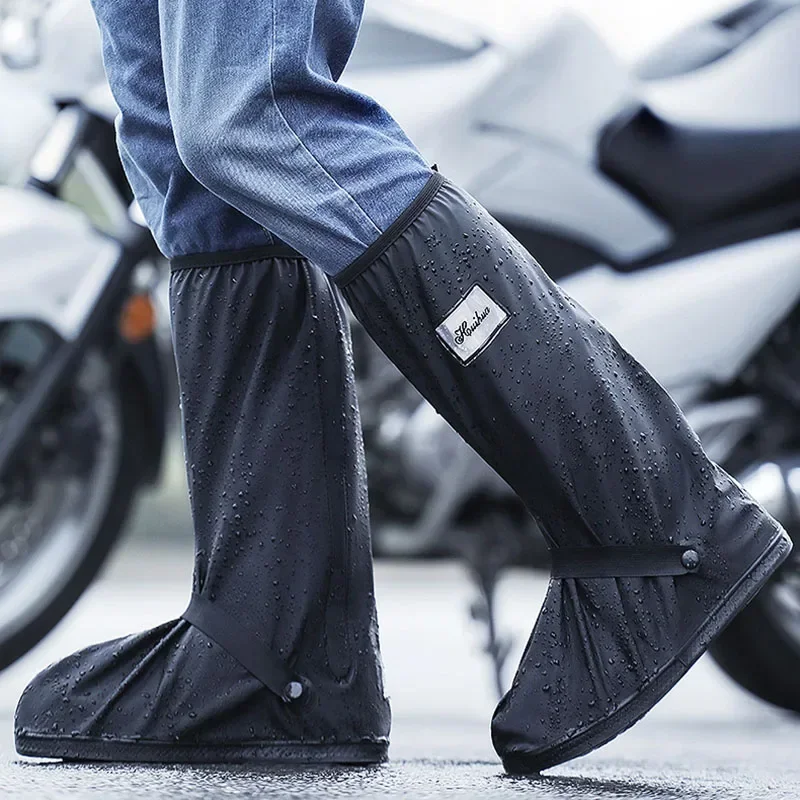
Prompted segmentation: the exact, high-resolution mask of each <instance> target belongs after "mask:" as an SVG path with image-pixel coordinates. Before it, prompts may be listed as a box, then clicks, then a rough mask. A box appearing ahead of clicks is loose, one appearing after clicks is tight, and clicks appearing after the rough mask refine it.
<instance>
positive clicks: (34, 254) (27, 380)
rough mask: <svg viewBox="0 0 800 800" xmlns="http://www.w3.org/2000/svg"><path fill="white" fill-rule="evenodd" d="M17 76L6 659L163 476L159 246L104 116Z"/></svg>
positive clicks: (7, 337)
mask: <svg viewBox="0 0 800 800" xmlns="http://www.w3.org/2000/svg"><path fill="white" fill-rule="evenodd" d="M46 5H47V4H43V6H42V8H41V9H39V10H43V9H44V8H46ZM6 10H7V9H6ZM25 10H26V13H27V12H30V11H31V6H27V7H26V9H25ZM3 23H4V24H3V26H2V28H0V41H1V42H2V44H3V49H2V54H3V56H4V58H5V59H6V64H9V63H11V65H12V66H13V67H14V68H16V69H20V68H23V67H25V66H30V65H32V64H35V58H34V60H33V61H31V60H30V58H31V53H33V54H34V56H35V48H36V47H37V46H38V42H37V41H36V39H35V37H34V40H31V39H30V36H29V35H30V34H32V33H36V30H35V29H36V26H38V25H39V24H40V23H39V20H38V18H35V17H33V18H28V17H26V18H24V19H22V20H20V19H19V18H16V17H13V16H9V15H6V16H5V17H4V18H3ZM8 25H10V26H11V31H10V32H9V28H8ZM20 34H22V35H20ZM100 75H101V76H102V70H101V72H100ZM12 78H13V75H11V76H10V75H9V73H5V72H4V73H0V98H2V99H0V102H3V103H4V104H5V105H6V108H9V107H13V108H14V109H15V112H16V113H15V115H9V116H8V117H7V118H6V121H5V122H4V124H3V126H2V137H1V138H2V139H3V145H4V147H3V156H2V157H0V169H2V170H3V173H4V174H3V178H4V182H5V184H6V185H4V186H0V252H1V253H2V268H0V669H2V668H4V667H5V666H7V665H9V664H10V663H12V662H13V661H15V660H16V659H17V658H19V657H20V656H21V655H22V654H24V653H25V652H27V651H28V650H29V649H31V648H32V647H33V646H34V645H35V644H36V643H37V642H39V641H40V640H41V639H42V638H43V637H44V636H45V635H46V634H47V633H48V632H49V631H50V630H51V629H52V628H53V627H54V626H55V625H56V624H57V623H58V622H59V621H60V620H61V618H62V617H63V616H64V615H65V614H66V613H67V611H68V610H69V609H70V608H71V607H72V605H73V604H74V603H75V601H76V600H77V599H78V597H80V595H81V594H82V593H83V592H84V590H85V589H86V587H87V586H88V585H89V583H90V582H91V581H92V579H93V578H94V577H95V575H96V574H97V572H98V570H99V569H100V567H101V566H102V564H103V562H104V561H105V559H106V557H107V555H108V553H109V551H110V549H111V548H112V546H113V544H114V542H115V541H116V540H117V538H118V537H119V534H120V532H121V531H122V529H123V527H124V524H125V521H126V519H127V517H128V515H129V512H130V510H131V508H132V505H133V503H134V501H135V498H136V496H137V495H138V494H139V493H140V491H141V490H142V489H143V488H144V487H146V486H148V485H152V484H153V483H155V482H156V481H157V478H158V475H159V470H160V463H161V454H162V448H163V444H164V438H165V428H166V424H165V381H164V375H163V372H162V359H161V356H160V354H159V352H158V349H157V343H156V339H155V335H154V328H155V320H154V303H153V292H154V290H155V286H156V282H157V279H158V276H159V270H158V259H159V258H160V257H159V256H158V253H157V250H156V248H155V244H154V242H153V240H152V237H151V236H150V234H149V232H148V231H147V229H146V228H145V227H143V226H142V225H139V224H136V222H135V221H134V220H133V219H132V217H131V215H130V213H129V204H130V201H131V199H132V198H131V194H130V189H129V188H128V186H127V183H126V182H125V180H124V176H123V173H122V169H121V166H120V164H119V160H118V157H117V153H116V148H115V147H114V133H113V123H112V122H110V121H109V118H108V116H107V115H105V114H102V113H99V112H98V111H97V110H96V109H94V108H92V107H91V106H90V105H89V104H88V103H86V102H83V101H82V100H74V99H67V100H59V99H58V98H56V99H55V100H54V99H53V98H51V97H48V96H47V95H44V94H41V93H37V92H36V91H33V90H32V88H31V87H30V86H25V87H22V88H20V87H19V86H18V85H17V84H15V82H14V81H13V79H12ZM88 96H89V95H88V93H87V97H88ZM112 119H113V114H112ZM42 137H43V138H42ZM31 141H33V142H34V146H33V147H31V145H30V143H31ZM6 144H8V145H9V146H8V148H6V147H5V145H6ZM25 148H28V152H22V151H24V149H25ZM9 153H10V155H9ZM20 165H23V166H24V167H25V169H24V170H23V172H22V174H20V170H19V166H20ZM15 171H16V173H17V174H16V175H15V174H14V173H15ZM9 184H10V185H9Z"/></svg>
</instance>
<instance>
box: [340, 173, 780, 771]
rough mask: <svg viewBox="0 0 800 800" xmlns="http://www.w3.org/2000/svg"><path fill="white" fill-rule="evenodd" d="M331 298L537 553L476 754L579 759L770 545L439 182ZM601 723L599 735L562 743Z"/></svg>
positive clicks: (771, 530)
mask: <svg viewBox="0 0 800 800" xmlns="http://www.w3.org/2000/svg"><path fill="white" fill-rule="evenodd" d="M340 285H341V286H342V287H343V293H344V295H345V297H346V299H347V300H348V302H349V304H350V306H351V308H352V309H353V311H354V313H355V315H356V316H357V317H358V319H359V320H360V321H361V322H362V324H363V325H364V327H365V328H366V330H367V331H368V332H369V333H370V335H371V336H372V337H373V338H374V339H375V340H376V342H377V343H378V345H379V346H380V347H381V348H382V349H383V350H384V352H385V353H386V354H387V355H388V356H389V358H390V359H391V360H392V361H393V362H394V363H395V364H396V365H397V366H398V367H399V368H400V369H401V371H403V373H404V374H405V375H406V376H407V377H408V378H409V379H410V380H411V381H412V383H414V384H415V385H416V387H417V388H418V389H419V390H420V392H421V393H422V394H423V395H424V396H425V397H426V398H427V399H428V401H429V402H430V403H431V404H432V405H433V406H434V408H436V409H437V411H439V413H441V414H442V416H444V417H445V419H447V421H448V422H449V423H450V424H451V425H452V426H453V427H454V428H455V429H456V430H457V431H458V432H459V433H460V434H461V435H462V436H463V438H464V439H465V440H466V441H467V442H468V443H469V444H470V445H472V446H473V447H474V448H475V450H477V452H478V453H479V454H480V455H481V456H483V458H484V459H485V460H486V461H487V462H488V463H489V464H490V465H491V466H492V467H494V468H495V469H496V470H497V472H498V473H499V474H500V475H501V476H502V477H503V478H504V479H505V480H506V481H507V482H508V483H509V484H510V485H511V486H512V487H513V488H514V490H515V491H516V492H517V493H518V494H519V495H520V497H521V498H522V499H523V501H524V502H525V503H526V505H527V507H528V508H529V510H530V511H531V513H532V514H533V515H534V516H535V517H536V518H537V520H538V521H539V523H540V525H541V527H542V530H543V531H544V533H545V536H546V537H547V539H548V542H549V544H550V546H551V550H552V554H553V561H554V571H553V577H552V579H551V582H550V586H549V589H548V592H547V596H546V599H545V601H544V605H543V608H542V609H541V613H540V616H539V619H538V622H537V623H536V626H535V628H534V630H533V633H532V635H531V638H530V641H529V643H528V645H527V648H526V650H525V653H524V655H523V658H522V661H521V664H520V666H519V670H518V672H517V674H516V677H515V678H514V681H513V685H512V687H511V689H510V691H509V692H508V693H507V695H506V696H505V697H504V699H503V700H502V701H501V703H500V705H499V707H498V709H497V711H496V713H495V716H494V720H493V724H492V732H493V740H494V744H495V747H496V749H497V750H498V752H499V754H500V755H501V756H502V757H503V760H504V762H505V764H506V767H507V768H509V769H511V770H513V771H531V770H537V769H541V768H544V767H546V766H551V765H552V764H554V763H558V762H559V761H562V760H566V759H567V758H571V757H574V756H576V755H580V754H582V753H584V752H588V750H590V749H592V748H593V747H595V746H598V745H599V744H602V743H603V741H607V740H608V739H609V738H612V736H613V735H615V734H616V733H619V732H621V730H622V729H624V728H625V727H628V726H629V725H630V724H632V723H633V722H635V721H636V719H638V718H639V717H640V716H641V715H642V714H643V713H644V711H646V710H647V708H649V707H650V706H651V705H652V704H653V703H654V702H656V700H657V699H658V698H659V697H660V696H662V695H663V694H664V693H665V692H666V690H668V689H669V688H670V686H671V685H672V684H673V683H674V682H675V681H676V680H677V678H678V677H679V676H680V675H679V674H678V673H681V674H682V671H685V669H686V668H688V665H689V664H691V662H692V661H694V660H695V659H696V658H697V657H698V656H699V654H700V653H701V652H702V650H703V648H704V647H705V646H707V644H708V639H709V637H710V636H711V635H713V634H714V633H716V632H718V629H719V628H720V627H721V625H723V624H724V622H726V621H727V619H728V618H729V617H730V615H731V613H733V611H732V610H731V609H733V607H734V606H736V608H735V609H734V610H738V607H740V606H741V604H742V602H744V600H743V595H742V594H739V595H737V597H738V601H737V602H738V606H737V605H736V604H735V603H734V604H728V605H727V606H726V605H725V603H726V598H727V599H728V600H730V598H731V596H732V594H736V592H737V591H739V590H741V589H742V585H743V583H744V584H749V583H752V585H753V586H754V587H756V586H757V585H758V583H759V582H760V580H761V579H763V577H764V575H766V574H769V571H770V570H771V569H774V568H775V565H776V564H777V563H779V562H780V560H781V559H782V558H784V557H785V555H786V554H787V553H788V550H789V548H790V546H791V545H790V543H789V541H788V539H786V537H785V534H783V533H782V532H781V529H780V528H779V526H778V525H777V523H776V522H775V521H774V520H773V519H772V518H771V517H769V516H768V515H767V514H766V513H765V512H764V511H763V510H762V509H761V508H760V507H759V506H758V505H757V504H756V503H755V502H754V501H753V500H751V498H750V497H749V496H748V495H746V494H745V492H744V490H743V489H742V488H741V487H740V485H739V484H738V483H736V482H735V481H734V480H733V479H732V478H730V477H729V476H728V475H727V474H726V473H725V472H723V471H722V470H721V469H720V468H719V467H717V466H716V465H715V464H713V463H712V462H711V461H709V459H708V458H707V457H706V455H705V454H704V452H703V449H702V447H701V446H700V443H699V441H698V439H697V438H696V436H695V434H694V433H693V431H692V430H691V429H690V427H689V426H688V424H687V423H686V421H685V419H684V417H683V415H682V414H681V412H680V411H679V409H678V408H677V407H676V406H675V404H674V403H673V401H672V400H671V399H670V397H669V396H668V395H667V394H666V393H665V391H664V390H663V389H662V387H661V386H660V385H659V384H658V383H657V382H656V381H655V380H654V379H653V378H652V377H651V376H650V375H649V374H648V373H647V371H646V370H644V369H643V368H642V367H641V366H640V365H639V364H638V363H637V362H636V361H635V360H634V359H633V358H632V357H631V356H630V355H629V354H628V353H627V352H625V351H624V350H623V349H622V348H621V347H620V345H619V344H618V343H617V342H616V341H615V340H614V338H613V337H612V336H611V335H610V334H609V333H608V332H607V331H606V330H605V329H604V328H603V327H602V326H601V325H600V324H598V322H597V321H596V320H594V319H592V317H590V316H589V315H588V314H587V313H586V312H585V311H584V310H583V309H582V308H581V307H580V306H579V305H578V304H577V303H575V302H574V301H573V300H571V299H570V298H569V297H568V296H567V295H566V294H565V293H564V292H563V291H562V290H561V289H560V288H559V287H558V286H556V285H555V284H554V283H553V282H552V281H551V280H550V279H549V278H548V276H547V275H546V274H545V273H544V272H543V270H542V269H541V267H540V266H539V264H538V263H537V262H536V261H535V260H534V259H533V258H532V257H531V256H530V255H529V254H528V253H527V252H526V251H525V250H524V248H523V247H522V246H521V245H520V244H519V243H518V242H517V241H516V240H515V239H514V238H513V237H512V236H511V235H510V234H509V233H508V232H507V231H506V230H505V229H504V228H503V227H502V226H501V225H499V224H498V223H497V222H496V221H495V220H494V219H493V218H492V217H491V216H490V215H489V214H488V213H487V212H486V211H485V210H484V209H483V208H482V207H481V206H480V205H479V204H478V203H477V202H476V201H475V200H474V199H473V198H471V197H470V196H469V195H467V194H466V193H464V192H463V191H461V190H460V189H458V188H457V187H455V186H453V185H452V184H450V183H449V182H447V181H444V180H443V179H442V178H441V177H440V176H434V178H432V179H431V182H430V183H429V185H428V187H426V189H425V190H424V191H423V192H422V194H421V195H420V197H419V198H418V200H417V202H416V203H415V204H413V205H412V206H411V207H410V208H409V209H408V210H407V211H406V213H405V214H404V215H403V216H402V217H401V218H400V219H399V220H398V222H397V224H396V226H395V227H394V228H393V229H392V230H391V231H389V232H387V235H386V236H385V237H384V238H383V239H382V240H379V241H378V242H377V243H376V244H375V245H374V246H373V247H372V248H370V250H369V251H368V252H367V253H365V255H364V257H363V258H362V259H359V261H358V262H356V263H354V264H353V265H351V266H350V267H349V268H348V269H347V271H346V272H345V273H344V274H343V275H342V277H341V279H340ZM765 551H769V552H770V553H771V555H769V556H768V557H767V561H768V562H769V563H767V564H765V565H764V566H763V568H762V570H761V572H760V573H759V574H758V575H756V574H755V573H752V574H751V568H753V567H754V565H756V564H757V563H758V562H759V559H761V558H762V555H763V554H764V553H765ZM748 575H749V578H748ZM759 575H760V579H759V580H758V581H757V580H756V578H757V577H758V576H759ZM745 594H746V592H745ZM746 599H749V597H747V598H746ZM710 621H711V622H710ZM659 678H660V679H662V686H661V688H659V689H658V690H653V691H652V692H650V693H649V694H648V696H647V698H646V699H642V698H639V699H638V700H637V697H638V696H639V695H642V696H643V688H644V687H645V686H647V685H651V686H652V685H653V684H656V683H658V679H659ZM621 709H627V710H626V711H625V712H624V713H625V715H627V717H626V718H624V719H623V718H622V717H618V718H617V719H616V721H615V722H614V725H613V726H612V728H613V729H612V728H609V729H608V730H606V731H605V732H602V731H601V732H600V733H597V731H595V732H594V733H591V735H589V736H587V737H585V740H584V741H583V742H581V741H580V735H581V733H582V732H586V731H589V732H591V731H592V730H593V728H595V726H597V725H598V724H599V725H601V727H602V721H603V720H604V718H606V717H609V716H610V715H611V714H612V713H614V712H618V711H620V710H621ZM609 730H610V733H609ZM576 742H577V744H576ZM565 743H568V745H569V746H568V747H566V748H563V745H564V744H565ZM539 756H540V757H539Z"/></svg>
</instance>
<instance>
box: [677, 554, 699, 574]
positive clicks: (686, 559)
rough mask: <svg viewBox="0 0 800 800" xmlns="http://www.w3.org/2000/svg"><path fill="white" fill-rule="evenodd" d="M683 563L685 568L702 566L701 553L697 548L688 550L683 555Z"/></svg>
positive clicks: (693, 568) (694, 568) (691, 568)
mask: <svg viewBox="0 0 800 800" xmlns="http://www.w3.org/2000/svg"><path fill="white" fill-rule="evenodd" d="M681 564H683V566H684V568H685V569H688V570H696V569H697V568H698V567H699V566H700V554H699V553H698V552H697V550H686V551H685V552H684V553H683V555H682V556H681Z"/></svg>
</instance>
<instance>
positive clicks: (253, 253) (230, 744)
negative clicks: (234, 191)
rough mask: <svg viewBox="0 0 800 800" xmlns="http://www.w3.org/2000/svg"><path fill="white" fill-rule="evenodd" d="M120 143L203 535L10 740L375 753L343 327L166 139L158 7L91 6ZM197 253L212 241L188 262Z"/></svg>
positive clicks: (355, 427) (61, 671)
mask: <svg viewBox="0 0 800 800" xmlns="http://www.w3.org/2000/svg"><path fill="white" fill-rule="evenodd" d="M96 11H97V16H98V19H99V21H100V25H101V28H102V29H103V34H104V45H105V51H106V64H107V71H108V74H109V78H110V81H111V84H112V86H113V89H114V92H115V94H116V97H117V100H118V101H119V104H120V106H121V108H122V114H123V116H122V121H121V124H120V140H121V147H122V150H123V152H124V153H125V159H126V167H127V169H128V173H129V174H130V175H131V179H132V182H133V183H134V187H135V189H136V194H137V197H138V198H139V200H140V202H141V203H142V205H143V207H144V209H145V213H146V214H147V217H148V219H149V220H150V222H151V224H152V225H153V228H154V231H155V232H156V235H157V236H158V239H159V243H160V245H161V247H162V249H163V250H164V251H165V252H167V253H169V254H170V255H172V256H175V258H174V260H173V274H172V276H171V282H170V303H171V310H172V325H173V337H174V344H175V357H176V362H177V367H178V379H179V385H180V392H181V408H182V418H183V428H184V447H185V452H186V464H187V472H188V478H189V490H190V499H191V510H192V518H193V522H194V534H195V572H194V581H193V584H194V585H193V593H192V598H191V602H190V604H189V607H188V609H187V610H186V612H185V613H184V614H183V616H182V617H181V618H180V619H177V620H173V621H171V622H168V623H166V624H164V625H161V626H159V627H158V628H155V629H153V630H151V631H147V632H145V633H142V634H139V635H135V636H130V637H127V638H124V639H120V640H116V641H113V642H107V643H104V644H100V645H95V646H94V647H90V648H88V649H86V650H83V651H81V652H79V653H76V654H74V655H72V656H70V657H69V658H67V659H65V660H63V661H61V662H59V663H57V664H55V665H53V666H51V667H49V668H48V669H47V670H45V671H44V672H43V673H41V674H40V675H39V676H37V677H36V678H35V679H34V681H33V682H32V683H31V685H30V686H29V687H28V688H27V689H26V691H25V693H24V694H23V696H22V698H21V700H20V703H19V706H18V709H17V715H16V722H15V733H16V744H17V749H18V751H19V752H20V753H22V754H26V755H35V756H43V757H50V758H68V759H82V760H108V761H118V760H119V761H172V762H227V761H236V762H240V761H281V762H285V761H300V762H325V763H333V762H336V763H368V762H376V761H381V760H383V759H384V758H385V756H386V750H387V737H388V734H389V727H390V713H389V704H388V701H387V700H386V698H385V696H384V691H383V684H382V676H381V666H380V656H379V649H378V637H377V624H376V616H375V603H374V596H373V585H372V561H371V550H370V541H369V515H368V508H367V493H366V473H365V467H364V455H363V446H362V442H361V429H360V423H359V415H358V408H357V400H356V395H355V388H354V380H353V364H352V354H351V345H350V339H349V330H348V327H347V321H346V317H345V313H344V310H343V307H342V304H341V300H340V298H339V296H338V294H337V292H336V291H335V289H333V287H332V286H331V285H330V282H329V280H328V278H327V277H326V276H325V275H324V274H323V273H322V272H321V271H320V270H318V269H316V268H312V267H311V266H310V265H309V263H308V262H307V261H306V260H305V259H304V258H302V257H301V256H299V254H297V253H294V252H292V251H290V250H289V249H288V248H287V247H286V246H285V245H278V246H270V245H266V246H265V245H264V242H265V241H267V240H268V237H269V234H267V233H265V232H264V231H263V230H262V229H261V227H260V226H259V225H257V224H255V223H253V222H251V221H250V220H249V219H247V218H245V217H243V216H241V215H240V214H239V213H238V212H236V211H234V210H233V209H231V208H229V207H226V206H225V205H224V204H223V203H222V202H221V201H220V200H218V199H217V198H216V197H214V196H213V195H211V194H209V193H208V192H207V191H206V190H205V189H203V188H202V187H201V186H200V185H199V184H197V183H196V182H195V181H194V180H193V179H192V178H191V177H190V176H189V175H188V173H187V172H186V170H185V168H184V167H183V166H182V164H181V163H180V161H179V160H178V158H177V152H176V150H175V145H174V141H173V139H172V134H171V128H170V121H169V115H168V111H167V105H166V96H165V92H164V84H163V79H161V78H160V62H159V47H158V14H157V8H156V4H155V1H154V0H153V1H152V2H149V1H145V0H140V2H137V3H126V2H116V0H97V3H96ZM200 249H204V252H199V250H200Z"/></svg>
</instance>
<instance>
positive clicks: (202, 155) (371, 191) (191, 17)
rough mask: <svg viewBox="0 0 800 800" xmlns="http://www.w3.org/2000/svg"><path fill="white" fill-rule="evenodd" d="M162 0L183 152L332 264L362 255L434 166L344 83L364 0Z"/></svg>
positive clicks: (222, 188) (203, 174)
mask: <svg viewBox="0 0 800 800" xmlns="http://www.w3.org/2000/svg"><path fill="white" fill-rule="evenodd" d="M131 5H136V6H138V4H133V3H132V4H131ZM159 6H160V16H161V40H162V52H163V59H164V74H165V78H166V84H167V96H168V98H169V108H170V114H171V118H172V123H173V127H174V130H175V138H176V142H177V146H178V151H179V153H180V155H181V158H182V160H183V162H184V163H185V164H186V165H187V167H188V168H189V170H190V171H191V172H192V173H193V174H194V175H195V177H196V178H198V180H200V181H201V182H202V183H203V184H204V185H205V186H207V187H208V188H209V189H211V191H213V192H214V193H215V194H217V195H218V196H219V197H221V198H223V199H224V200H226V201H227V202H228V203H230V204H231V205H233V206H235V207H236V208H238V209H239V210H240V211H242V212H244V213H245V214H247V215H248V216H250V217H251V218H253V219H255V220H257V221H258V222H260V223H262V224H265V225H267V224H268V225H269V227H270V230H272V231H273V232H275V233H276V234H277V235H278V236H280V238H281V239H282V240H283V241H285V242H287V243H288V244H290V245H291V246H292V247H294V248H295V249H297V250H298V251H299V252H301V253H303V254H304V255H306V256H307V257H308V258H310V259H311V260H312V261H313V262H314V263H316V264H317V265H319V266H320V267H321V268H322V269H324V270H325V271H326V272H328V273H330V274H335V273H337V272H338V271H340V270H341V269H342V268H344V267H345V266H346V265H347V264H349V263H350V262H351V261H353V260H354V259H355V258H357V257H358V256H359V255H361V253H362V252H363V251H364V250H365V249H366V247H367V246H368V245H369V244H371V243H372V242H373V241H375V239H377V238H378V236H379V235H380V234H381V233H382V232H383V231H385V230H386V228H387V227H389V225H391V223H392V222H394V220H395V219H396V218H397V217H398V216H399V215H400V213H401V212H402V211H403V210H404V209H405V208H406V207H407V206H408V205H409V204H410V203H411V201H412V200H413V199H414V198H415V197H416V196H417V195H418V194H419V192H420V191H421V190H422V188H423V186H424V185H425V183H426V182H427V181H428V179H429V178H430V176H431V171H430V169H429V168H428V167H427V165H426V164H425V162H424V161H423V159H422V157H421V156H420V154H419V153H418V152H417V150H416V149H415V148H414V146H413V145H412V144H411V142H410V141H409V140H408V138H407V137H406V136H405V134H404V133H403V131H402V130H401V129H400V127H399V126H398V125H397V123H396V122H395V121H394V120H393V119H392V117H391V116H390V115H389V114H388V113H387V112H386V111H385V110H384V109H383V108H382V107H381V106H380V105H379V104H378V103H376V102H375V101H374V100H372V99H370V98H369V97H366V96H364V95H362V94H360V93H358V92H355V91H353V90H352V89H349V88H346V87H344V86H342V85H340V84H339V83H337V79H338V78H339V76H340V74H341V72H342V70H343V69H344V66H345V64H346V62H347V59H348V58H349V55H350V52H351V50H352V48H353V45H354V44H355V40H356V35H357V33H358V28H359V25H360V22H361V16H362V12H363V0H214V1H213V2H209V0H159Z"/></svg>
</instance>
